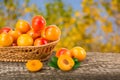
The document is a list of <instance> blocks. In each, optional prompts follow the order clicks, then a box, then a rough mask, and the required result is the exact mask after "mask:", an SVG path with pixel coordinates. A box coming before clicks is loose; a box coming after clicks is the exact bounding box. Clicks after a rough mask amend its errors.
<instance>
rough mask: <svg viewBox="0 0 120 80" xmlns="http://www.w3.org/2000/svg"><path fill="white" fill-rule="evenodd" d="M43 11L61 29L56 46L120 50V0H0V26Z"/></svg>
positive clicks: (104, 50)
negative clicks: (59, 38)
mask: <svg viewBox="0 0 120 80" xmlns="http://www.w3.org/2000/svg"><path fill="white" fill-rule="evenodd" d="M34 15H42V16H44V17H45V19H46V21H47V25H50V24H55V25H57V26H58V27H59V28H60V29H61V31H62V36H61V40H60V42H59V43H58V45H57V46H56V48H55V49H56V50H57V49H58V48H60V47H66V48H68V49H71V48H72V47H74V46H81V47H83V48H85V49H86V51H94V52H95V51H99V52H120V0H0V27H5V26H10V27H12V28H14V26H15V24H16V22H17V20H18V19H25V20H27V21H29V23H31V18H32V17H33V16H34Z"/></svg>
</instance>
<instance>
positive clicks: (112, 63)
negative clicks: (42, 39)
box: [0, 52, 120, 80]
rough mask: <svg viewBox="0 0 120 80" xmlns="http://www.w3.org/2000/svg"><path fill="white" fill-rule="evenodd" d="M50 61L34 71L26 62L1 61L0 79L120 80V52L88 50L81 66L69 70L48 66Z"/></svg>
mask: <svg viewBox="0 0 120 80" xmlns="http://www.w3.org/2000/svg"><path fill="white" fill-rule="evenodd" d="M48 61H49V60H48ZM48 61H45V62H44V67H43V69H42V70H41V71H39V72H34V73H32V72H29V71H28V70H27V69H26V67H25V63H20V62H0V80H120V54H119V53H99V52H87V58H86V60H85V61H83V62H82V64H81V66H80V67H79V68H77V69H76V70H71V71H69V72H63V71H61V70H56V69H54V68H51V67H48V66H47V62H48Z"/></svg>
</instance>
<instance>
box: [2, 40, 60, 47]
mask: <svg viewBox="0 0 120 80" xmlns="http://www.w3.org/2000/svg"><path fill="white" fill-rule="evenodd" d="M59 41H60V38H59V39H58V40H56V41H52V42H50V43H47V44H45V45H40V46H8V47H1V46H0V49H1V48H26V47H28V48H32V47H45V46H48V45H52V44H55V43H58V42H59Z"/></svg>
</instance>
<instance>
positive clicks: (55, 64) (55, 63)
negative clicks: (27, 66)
mask: <svg viewBox="0 0 120 80" xmlns="http://www.w3.org/2000/svg"><path fill="white" fill-rule="evenodd" d="M57 61H58V58H57V57H56V56H53V57H52V58H51V61H50V62H49V63H48V66H51V67H54V68H56V69H59V67H58V65H57Z"/></svg>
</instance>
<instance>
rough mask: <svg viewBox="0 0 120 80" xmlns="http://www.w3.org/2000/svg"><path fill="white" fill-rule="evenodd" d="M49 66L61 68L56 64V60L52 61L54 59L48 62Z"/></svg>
mask: <svg viewBox="0 0 120 80" xmlns="http://www.w3.org/2000/svg"><path fill="white" fill-rule="evenodd" d="M48 66H50V67H54V68H56V69H59V68H58V66H57V65H56V64H54V62H52V61H50V62H49V63H48Z"/></svg>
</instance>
